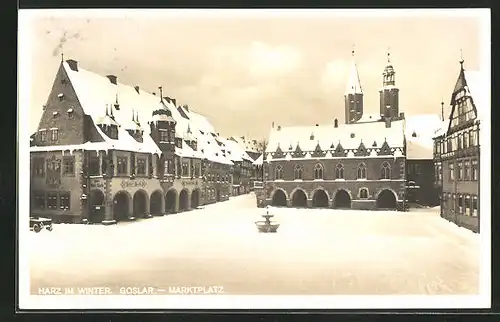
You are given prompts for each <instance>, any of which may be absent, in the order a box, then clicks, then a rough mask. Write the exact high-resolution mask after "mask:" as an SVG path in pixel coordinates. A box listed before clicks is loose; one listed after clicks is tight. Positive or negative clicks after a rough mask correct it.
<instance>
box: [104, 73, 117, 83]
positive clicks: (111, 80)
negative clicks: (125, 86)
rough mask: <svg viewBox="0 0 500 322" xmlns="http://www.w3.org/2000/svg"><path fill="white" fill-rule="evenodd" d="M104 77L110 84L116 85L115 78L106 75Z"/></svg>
mask: <svg viewBox="0 0 500 322" xmlns="http://www.w3.org/2000/svg"><path fill="white" fill-rule="evenodd" d="M106 77H107V78H108V79H109V81H110V82H111V84H114V85H116V76H115V75H106Z"/></svg>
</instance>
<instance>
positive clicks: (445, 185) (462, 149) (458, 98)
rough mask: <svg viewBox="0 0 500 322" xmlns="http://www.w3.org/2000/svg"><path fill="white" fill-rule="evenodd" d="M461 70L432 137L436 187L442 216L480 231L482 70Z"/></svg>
mask: <svg viewBox="0 0 500 322" xmlns="http://www.w3.org/2000/svg"><path fill="white" fill-rule="evenodd" d="M463 64H464V61H463V60H461V61H460V72H459V75H458V79H457V82H456V84H455V87H454V89H453V92H452V94H451V100H450V114H449V118H448V120H447V122H446V126H445V127H443V128H442V130H441V131H438V132H436V136H435V138H434V163H435V169H436V173H437V176H436V178H435V183H436V187H438V188H439V189H440V190H441V216H442V217H443V218H445V219H447V220H449V221H452V222H454V223H455V224H457V225H459V226H463V227H466V228H468V229H470V230H472V231H474V232H479V231H480V226H479V217H480V207H479V200H480V174H479V164H480V160H481V158H480V145H479V134H480V120H481V118H482V117H481V111H482V110H484V109H486V108H488V107H487V106H486V104H485V102H484V99H483V97H482V96H481V94H480V93H481V92H480V90H481V86H482V75H481V72H475V71H466V70H465V69H464V65H463Z"/></svg>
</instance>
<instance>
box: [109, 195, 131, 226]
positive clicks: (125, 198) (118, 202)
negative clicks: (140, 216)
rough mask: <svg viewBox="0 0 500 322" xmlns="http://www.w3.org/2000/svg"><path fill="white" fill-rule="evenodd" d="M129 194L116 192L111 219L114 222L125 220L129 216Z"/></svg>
mask: <svg viewBox="0 0 500 322" xmlns="http://www.w3.org/2000/svg"><path fill="white" fill-rule="evenodd" d="M129 202H130V198H129V194H128V193H126V192H125V191H118V192H117V193H116V195H115V197H114V198H113V217H114V218H115V220H116V221H122V220H127V219H128V216H129V210H130V209H129Z"/></svg>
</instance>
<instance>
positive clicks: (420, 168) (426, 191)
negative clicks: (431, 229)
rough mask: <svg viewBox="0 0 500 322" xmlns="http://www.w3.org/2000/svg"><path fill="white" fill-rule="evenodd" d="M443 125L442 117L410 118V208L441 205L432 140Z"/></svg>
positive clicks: (408, 123) (406, 132)
mask: <svg viewBox="0 0 500 322" xmlns="http://www.w3.org/2000/svg"><path fill="white" fill-rule="evenodd" d="M441 126H442V120H441V118H440V117H439V115H437V114H436V115H434V114H429V115H426V114H424V115H415V116H412V117H408V118H407V120H406V125H405V128H406V129H405V136H406V182H407V185H406V189H407V191H406V197H407V200H408V205H409V207H415V206H416V207H419V206H432V207H434V206H437V205H439V196H440V193H441V191H440V189H439V188H437V187H436V186H435V185H434V177H435V167H434V156H433V150H432V148H433V137H434V135H435V131H436V130H437V129H439V128H440V127H441Z"/></svg>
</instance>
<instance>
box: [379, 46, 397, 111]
mask: <svg viewBox="0 0 500 322" xmlns="http://www.w3.org/2000/svg"><path fill="white" fill-rule="evenodd" d="M382 76H383V80H382V89H380V91H379V94H380V116H381V117H382V118H383V119H387V118H390V119H396V118H398V117H399V89H398V88H397V87H396V79H395V76H396V72H395V71H394V67H393V66H392V63H391V54H390V53H389V52H388V53H387V64H386V65H385V68H384V73H383V74H382Z"/></svg>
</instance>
